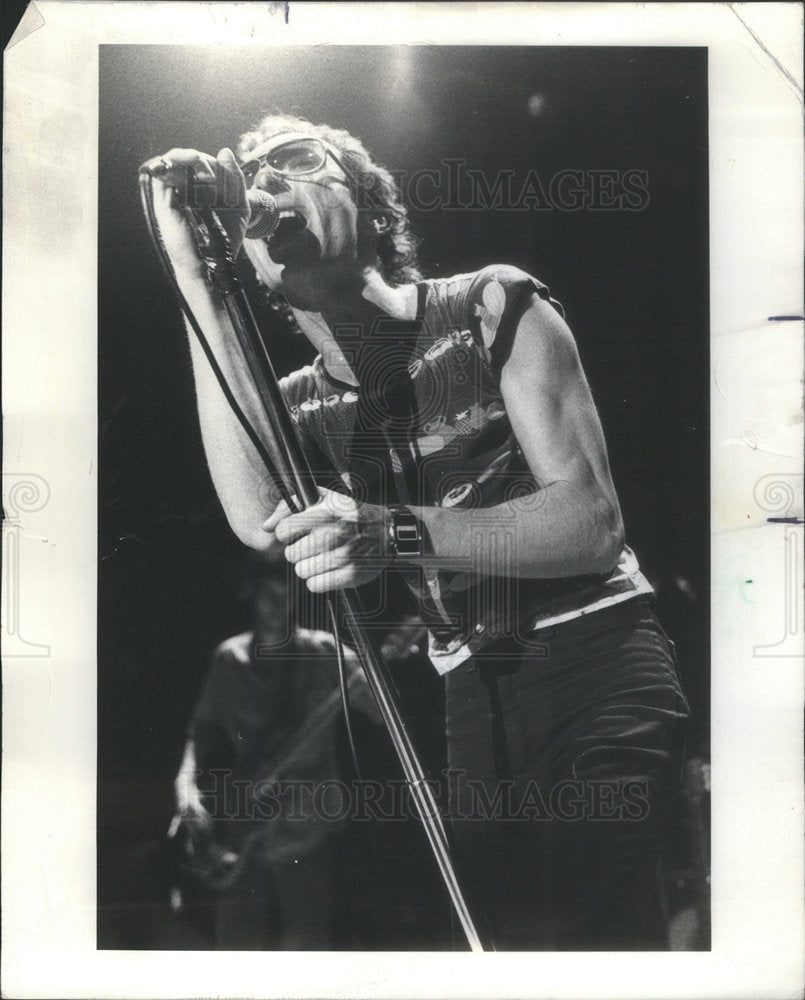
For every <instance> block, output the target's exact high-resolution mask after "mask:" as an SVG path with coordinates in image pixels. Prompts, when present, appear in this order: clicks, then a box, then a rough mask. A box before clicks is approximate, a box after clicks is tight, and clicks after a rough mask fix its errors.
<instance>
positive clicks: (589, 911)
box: [446, 599, 688, 950]
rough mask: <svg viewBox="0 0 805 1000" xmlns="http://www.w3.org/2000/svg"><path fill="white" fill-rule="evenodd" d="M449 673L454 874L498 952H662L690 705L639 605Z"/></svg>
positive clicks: (664, 645)
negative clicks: (665, 858)
mask: <svg viewBox="0 0 805 1000" xmlns="http://www.w3.org/2000/svg"><path fill="white" fill-rule="evenodd" d="M527 640H528V641H527V643H524V642H523V641H522V640H517V639H512V638H509V639H505V640H501V641H499V642H497V643H495V644H494V645H493V646H490V647H488V648H487V649H486V650H483V651H481V652H480V653H479V654H478V655H476V656H475V657H473V658H472V660H469V661H467V662H466V663H463V664H461V665H460V666H459V667H457V668H456V669H454V670H453V671H451V672H450V673H448V674H447V683H446V696H447V740H448V763H449V767H450V816H451V822H452V829H453V835H454V839H455V846H456V849H457V857H458V860H459V864H460V866H461V867H462V869H463V872H464V875H465V878H466V880H467V883H468V886H469V888H470V893H471V896H472V897H473V898H474V899H475V901H476V903H477V904H479V905H480V907H481V909H482V910H483V911H484V913H485V915H486V919H487V920H488V923H489V927H490V930H491V933H492V937H493V940H494V942H495V944H496V947H497V948H498V949H501V950H505V949H557V950H561V949H574V950H594V949H662V948H664V947H666V945H665V935H664V927H663V920H662V913H661V906H660V898H659V891H658V890H659V870H660V861H661V853H662V847H663V840H664V837H665V833H666V828H667V824H668V818H669V813H670V811H671V808H672V805H673V802H674V797H675V794H676V790H677V784H678V779H679V772H680V766H681V761H682V752H683V742H684V735H685V729H686V723H687V719H688V706H687V702H686V700H685V697H684V695H683V694H682V691H681V689H680V686H679V680H678V677H677V671H676V666H675V659H674V653H673V647H672V645H671V644H670V643H669V640H668V639H667V637H666V635H665V633H664V632H663V630H662V628H661V627H660V625H659V623H658V622H657V620H656V618H655V617H654V615H653V612H652V610H651V607H650V605H649V603H648V602H647V601H646V600H644V599H633V600H630V601H627V602H624V603H623V604H620V605H616V606H614V607H612V608H608V609H605V610H603V611H598V612H593V613H592V614H590V615H588V616H585V617H582V618H578V619H575V620H573V621H571V622H566V623H562V624H560V625H558V626H556V627H554V628H551V629H545V630H542V631H541V632H534V633H530V634H529V635H528V636H527Z"/></svg>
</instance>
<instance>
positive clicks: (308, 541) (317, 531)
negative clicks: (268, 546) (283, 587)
mask: <svg viewBox="0 0 805 1000" xmlns="http://www.w3.org/2000/svg"><path fill="white" fill-rule="evenodd" d="M341 536H342V532H341V531H340V530H339V528H338V525H336V524H327V525H319V526H317V527H315V528H313V529H312V530H311V531H310V532H308V534H306V535H302V537H301V538H299V539H298V540H297V541H295V542H293V544H291V545H288V546H287V548H286V549H285V558H286V559H287V560H288V562H292V563H298V562H301V561H302V560H303V559H310V558H312V557H313V556H316V555H318V554H319V553H322V552H332V550H333V549H335V548H337V547H338V545H339V544H340V542H341V541H342V537H341Z"/></svg>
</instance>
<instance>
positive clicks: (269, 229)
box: [246, 188, 280, 240]
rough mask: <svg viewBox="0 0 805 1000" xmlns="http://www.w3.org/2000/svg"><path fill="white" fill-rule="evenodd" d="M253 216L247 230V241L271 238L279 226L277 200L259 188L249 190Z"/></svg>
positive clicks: (248, 196)
mask: <svg viewBox="0 0 805 1000" xmlns="http://www.w3.org/2000/svg"><path fill="white" fill-rule="evenodd" d="M246 200H247V201H248V203H249V209H250V210H251V216H250V218H249V225H248V226H247V228H246V239H248V240H259V239H262V238H264V237H266V236H270V235H271V234H272V233H273V232H274V230H275V229H276V228H277V226H278V225H279V221H280V210H279V205H278V204H277V202H276V200H275V199H274V198H272V196H271V195H270V194H269V193H268V191H262V190H260V189H259V188H249V190H248V191H247V192H246Z"/></svg>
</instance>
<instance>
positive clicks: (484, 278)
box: [428, 264, 547, 295]
mask: <svg viewBox="0 0 805 1000" xmlns="http://www.w3.org/2000/svg"><path fill="white" fill-rule="evenodd" d="M494 282H497V283H498V284H500V285H503V286H504V287H505V286H508V285H522V284H528V285H532V286H534V287H535V288H545V287H547V286H546V285H545V284H544V283H543V282H541V281H540V280H539V279H538V278H535V277H534V275H533V274H529V273H528V272H527V271H524V270H523V269H522V268H520V267H516V266H515V265H514V264H487V265H486V266H485V267H482V268H479V269H478V270H477V271H467V272H465V273H462V274H453V275H450V276H448V277H443V278H431V279H430V280H429V282H428V283H429V284H430V285H431V287H433V288H435V289H436V290H437V291H441V292H443V293H444V294H447V295H460V294H461V293H462V292H464V293H469V292H470V291H473V290H475V289H483V288H484V287H486V286H487V285H488V284H490V283H494Z"/></svg>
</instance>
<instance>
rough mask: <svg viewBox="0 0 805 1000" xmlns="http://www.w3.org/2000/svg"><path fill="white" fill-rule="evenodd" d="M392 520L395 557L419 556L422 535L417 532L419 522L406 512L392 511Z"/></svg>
mask: <svg viewBox="0 0 805 1000" xmlns="http://www.w3.org/2000/svg"><path fill="white" fill-rule="evenodd" d="M392 518H393V521H392V541H393V544H394V550H395V552H396V553H397V555H398V556H418V555H420V554H421V552H422V535H421V533H420V530H419V521H417V519H416V518H415V517H414V515H413V514H411V513H408V512H407V511H394V513H393V515H392Z"/></svg>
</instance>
